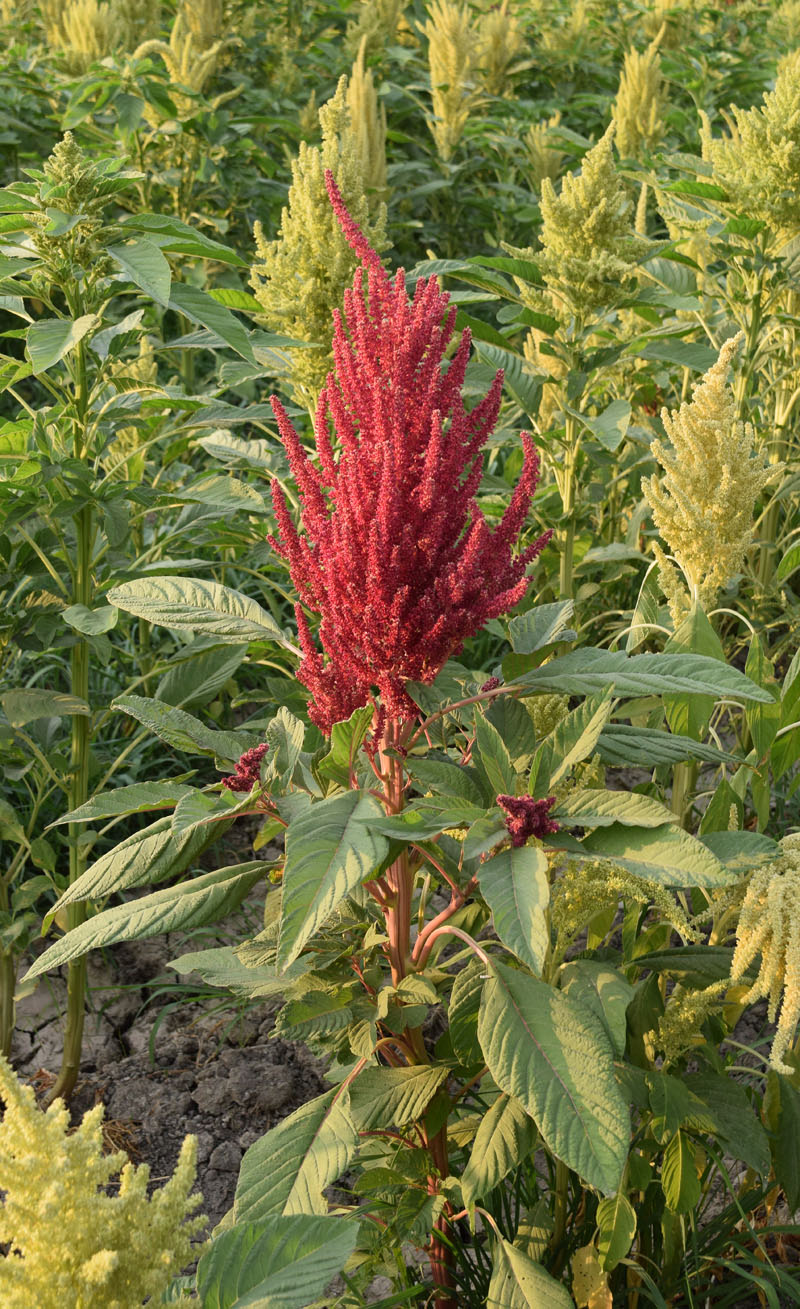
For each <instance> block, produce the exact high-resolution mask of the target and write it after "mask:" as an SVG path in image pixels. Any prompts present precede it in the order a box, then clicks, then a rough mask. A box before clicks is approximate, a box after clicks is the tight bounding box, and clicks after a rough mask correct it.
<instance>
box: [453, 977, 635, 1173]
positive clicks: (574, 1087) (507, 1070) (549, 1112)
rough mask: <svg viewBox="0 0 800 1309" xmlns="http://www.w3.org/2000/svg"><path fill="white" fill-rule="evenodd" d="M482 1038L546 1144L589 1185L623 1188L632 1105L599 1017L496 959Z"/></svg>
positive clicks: (498, 1074)
mask: <svg viewBox="0 0 800 1309" xmlns="http://www.w3.org/2000/svg"><path fill="white" fill-rule="evenodd" d="M478 1039H479V1041H480V1043H481V1048H482V1050H483V1053H484V1057H485V1059H486V1062H487V1064H488V1066H489V1071H490V1072H491V1074H492V1076H493V1077H494V1079H495V1081H496V1082H497V1085H498V1086H499V1087H500V1088H501V1090H503V1091H505V1092H506V1093H507V1094H508V1095H513V1096H515V1097H516V1099H518V1100H519V1101H520V1102H521V1103H522V1104H523V1105H524V1107H525V1109H527V1111H528V1113H529V1114H530V1115H531V1117H532V1118H534V1119H535V1121H536V1123H537V1125H538V1127H539V1131H540V1132H541V1134H542V1137H543V1139H544V1142H545V1144H546V1145H547V1146H548V1147H549V1149H550V1150H552V1152H553V1154H555V1155H556V1156H557V1157H558V1158H559V1159H562V1160H563V1161H564V1163H566V1164H567V1165H568V1167H570V1168H573V1169H574V1170H575V1172H577V1174H578V1175H579V1177H581V1178H582V1179H583V1180H584V1181H585V1182H587V1183H588V1184H589V1185H590V1186H593V1187H595V1188H596V1189H597V1190H599V1191H601V1192H603V1193H604V1194H606V1195H608V1194H613V1193H614V1192H616V1191H617V1189H618V1188H619V1183H620V1179H621V1177H622V1170H623V1168H624V1166H625V1160H626V1158H627V1152H628V1143H629V1137H630V1125H629V1119H628V1110H627V1106H626V1104H625V1102H624V1100H623V1097H622V1094H621V1092H620V1090H619V1087H618V1086H617V1083H616V1081H615V1078H614V1053H613V1050H612V1048H611V1044H610V1042H609V1039H608V1036H607V1034H606V1032H605V1030H604V1028H603V1027H602V1025H601V1024H600V1023H598V1021H597V1019H596V1018H595V1016H594V1014H592V1013H591V1012H590V1011H584V1010H583V1009H581V1008H580V1007H579V1006H578V1005H577V1004H575V1003H574V1001H572V1000H570V999H569V998H568V997H567V996H566V995H564V994H563V993H562V992H560V991H557V990H555V989H554V988H553V987H551V986H548V985H547V984H546V983H544V982H540V981H538V980H537V979H536V978H534V977H529V976H527V975H526V974H525V973H522V972H519V971H517V970H514V969H511V968H508V967H506V966H505V965H504V964H499V963H492V965H491V975H490V977H489V979H488V980H487V982H486V985H485V989H484V995H483V1003H482V1005H481V1011H480V1016H479V1019H478Z"/></svg>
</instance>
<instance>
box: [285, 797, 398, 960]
mask: <svg viewBox="0 0 800 1309" xmlns="http://www.w3.org/2000/svg"><path fill="white" fill-rule="evenodd" d="M382 815H383V810H382V808H381V806H380V805H379V803H378V801H377V800H375V799H374V797H373V796H371V795H368V794H367V793H366V792H362V791H345V792H342V793H340V794H339V795H333V796H328V798H327V799H325V800H321V801H319V802H318V803H317V804H314V805H311V806H310V807H309V808H308V809H307V810H306V811H305V813H303V814H301V815H300V816H299V817H298V818H296V819H295V820H294V821H293V822H292V823H290V824H289V828H288V830H287V834H286V866H285V869H284V877H283V903H282V909H281V926H280V936H279V943H278V966H279V967H280V968H285V967H286V966H287V964H290V963H291V962H292V960H293V959H296V958H297V956H298V955H299V953H300V951H301V950H302V948H303V946H304V945H305V943H306V941H308V940H309V939H310V937H312V936H313V935H314V933H315V932H316V930H317V928H318V927H320V926H321V925H322V923H324V922H325V919H326V918H327V917H328V915H329V914H331V913H332V912H333V910H334V909H335V908H336V906H337V905H338V904H340V903H341V902H342V900H343V899H344V898H345V896H347V895H349V894H350V892H351V891H354V890H355V889H356V887H357V886H360V884H361V883H362V882H363V881H364V880H365V879H366V878H368V877H369V875H370V873H372V872H373V871H374V869H375V868H376V867H377V865H378V864H379V863H380V862H381V860H382V859H383V857H384V855H385V854H387V853H388V849H389V847H388V842H387V841H386V839H385V837H383V836H382V835H381V834H380V833H379V832H378V831H376V830H375V829H374V827H373V826H372V825H371V824H370V820H373V821H375V820H379V819H380V818H381V817H382Z"/></svg>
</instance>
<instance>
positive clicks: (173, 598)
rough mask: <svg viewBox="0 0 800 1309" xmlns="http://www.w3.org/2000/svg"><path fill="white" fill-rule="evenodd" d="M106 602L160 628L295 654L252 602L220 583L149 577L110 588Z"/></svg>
mask: <svg viewBox="0 0 800 1309" xmlns="http://www.w3.org/2000/svg"><path fill="white" fill-rule="evenodd" d="M108 599H109V600H110V602H111V603H112V604H115V605H116V606H117V607H118V608H119V609H124V610H125V611H126V613H129V614H135V615H136V617H137V618H145V619H146V620H147V622H149V623H156V624H159V625H160V626H161V627H171V628H178V629H180V628H188V629H189V630H190V631H193V632H200V633H201V634H202V635H203V636H214V637H216V639H217V640H218V641H231V642H233V643H234V644H235V643H237V642H244V641H276V642H277V643H278V644H279V645H283V646H286V647H287V648H288V649H292V650H294V649H295V647H294V646H293V645H292V643H291V642H290V641H289V640H288V639H287V638H286V637H285V636H284V634H283V632H282V631H281V629H280V628H279V627H278V625H277V623H276V622H275V620H274V619H273V618H272V617H271V615H270V614H268V613H267V611H266V609H263V608H262V607H261V605H260V604H258V602H257V601H256V600H251V599H250V598H249V597H248V596H246V595H242V594H241V592H240V591H233V590H231V588H230V587H228V586H221V585H220V584H219V583H218V582H206V581H201V580H198V579H197V578H191V577H147V578H138V579H137V580H136V581H134V582H124V583H123V584H122V585H121V586H115V587H112V589H111V590H110V591H109V592H108Z"/></svg>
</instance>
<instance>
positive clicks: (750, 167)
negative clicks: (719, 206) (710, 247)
mask: <svg viewBox="0 0 800 1309" xmlns="http://www.w3.org/2000/svg"><path fill="white" fill-rule="evenodd" d="M730 127H731V132H730V135H729V136H726V137H723V138H722V139H719V140H714V141H712V142H711V160H712V163H713V166H714V178H715V180H716V181H717V182H719V183H720V184H721V185H722V186H723V187H724V188H725V190H726V191H727V192H728V195H729V197H730V201H731V204H733V205H734V206H735V208H736V211H737V213H740V214H744V215H745V216H746V217H748V218H759V219H762V220H763V221H764V222H765V223H767V224H768V226H769V228H770V230H772V231H774V230H776V229H782V230H783V231H784V232H785V233H786V234H788V235H794V234H795V233H796V232H797V231H798V229H800V50H795V51H794V53H793V54H790V55H787V56H786V57H785V58H784V59H783V60H782V61H781V63H780V64H779V66H778V76H777V78H776V81H775V88H774V90H772V91H768V92H766V93H765V95H764V97H763V103H762V104H761V105H757V106H755V107H754V108H753V109H739V108H738V107H736V106H734V108H733V110H732V119H731V120H730Z"/></svg>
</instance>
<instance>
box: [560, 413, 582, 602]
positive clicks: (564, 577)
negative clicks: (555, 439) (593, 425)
mask: <svg viewBox="0 0 800 1309" xmlns="http://www.w3.org/2000/svg"><path fill="white" fill-rule="evenodd" d="M577 459H578V421H577V419H576V418H575V417H574V415H573V414H567V416H566V432H565V448H564V459H563V463H562V467H561V474H560V476H559V479H558V480H559V489H560V491H561V509H562V514H563V527H561V529H560V531H559V538H560V547H561V552H560V557H559V565H558V582H559V587H558V589H559V594H560V596H561V598H562V599H563V600H571V599H572V588H573V571H574V558H575V467H576V464H577Z"/></svg>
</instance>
